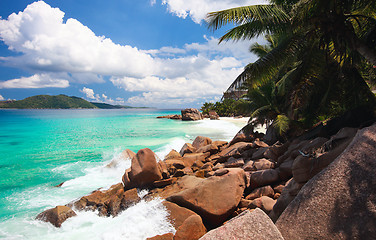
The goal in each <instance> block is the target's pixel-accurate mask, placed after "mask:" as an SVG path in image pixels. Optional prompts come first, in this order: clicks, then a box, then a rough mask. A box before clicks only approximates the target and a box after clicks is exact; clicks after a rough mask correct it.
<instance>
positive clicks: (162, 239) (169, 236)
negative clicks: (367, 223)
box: [146, 233, 174, 240]
mask: <svg viewBox="0 0 376 240" xmlns="http://www.w3.org/2000/svg"><path fill="white" fill-rule="evenodd" d="M146 240H174V234H173V233H166V234H163V235H157V236H154V237H151V238H147V239H146Z"/></svg>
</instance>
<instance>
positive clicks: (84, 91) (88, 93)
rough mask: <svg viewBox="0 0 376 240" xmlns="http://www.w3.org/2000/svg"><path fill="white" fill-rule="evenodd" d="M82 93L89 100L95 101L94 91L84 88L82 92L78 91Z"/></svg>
mask: <svg viewBox="0 0 376 240" xmlns="http://www.w3.org/2000/svg"><path fill="white" fill-rule="evenodd" d="M80 91H81V92H82V93H84V94H85V95H86V97H87V98H90V99H96V97H95V96H94V90H93V89H91V88H87V87H84V88H83V89H82V90H80Z"/></svg>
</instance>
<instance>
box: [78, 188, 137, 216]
mask: <svg viewBox="0 0 376 240" xmlns="http://www.w3.org/2000/svg"><path fill="white" fill-rule="evenodd" d="M140 200H141V199H140V197H139V196H138V194H137V189H135V188H133V189H130V190H128V191H125V192H124V189H123V185H122V184H121V183H119V184H115V185H112V186H111V187H110V188H109V189H108V190H105V191H100V190H97V191H94V192H92V193H91V194H90V195H87V196H84V197H82V198H80V199H79V200H78V201H76V202H74V203H73V205H74V207H75V208H77V209H79V210H84V209H85V210H91V211H95V210H98V212H99V215H100V216H117V215H118V214H119V213H120V212H121V211H122V210H124V209H126V208H128V207H129V206H131V205H133V204H136V203H138V202H139V201H140Z"/></svg>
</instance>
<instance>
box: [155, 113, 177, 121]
mask: <svg viewBox="0 0 376 240" xmlns="http://www.w3.org/2000/svg"><path fill="white" fill-rule="evenodd" d="M157 118H167V119H174V120H180V119H181V118H182V117H181V115H179V114H174V115H166V116H158V117H157Z"/></svg>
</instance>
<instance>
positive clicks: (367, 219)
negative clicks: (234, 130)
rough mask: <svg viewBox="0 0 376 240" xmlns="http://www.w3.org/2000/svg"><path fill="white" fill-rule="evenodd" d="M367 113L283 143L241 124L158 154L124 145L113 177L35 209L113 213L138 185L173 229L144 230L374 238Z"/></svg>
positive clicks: (375, 132)
mask: <svg viewBox="0 0 376 240" xmlns="http://www.w3.org/2000/svg"><path fill="white" fill-rule="evenodd" d="M187 113H188V114H190V118H198V117H197V114H196V113H195V111H187ZM195 114H196V116H193V115H195ZM182 116H183V117H182V119H187V117H184V115H183V112H182ZM201 118H202V116H201ZM374 122H375V121H374V119H372V120H371V121H368V122H367V123H366V124H364V121H362V123H361V124H356V126H354V125H351V124H346V123H344V124H342V125H341V124H339V123H337V124H336V127H337V128H338V131H332V132H331V131H326V132H325V134H323V131H322V129H323V127H320V126H319V127H317V128H315V129H313V130H311V131H309V132H307V133H305V134H303V135H301V136H299V137H296V138H294V139H291V140H289V141H287V142H285V143H280V142H278V141H277V142H270V141H267V140H265V139H264V138H263V137H264V134H262V133H258V132H253V131H251V130H250V129H249V128H248V127H247V126H246V127H244V128H243V129H242V130H240V131H239V133H238V134H236V136H234V138H233V139H232V140H231V141H230V142H225V141H214V140H212V139H210V138H207V137H204V136H198V137H197V138H196V139H195V140H194V141H193V142H192V143H186V144H185V145H184V146H183V147H182V148H181V149H178V150H179V152H178V151H176V150H171V152H170V153H169V154H168V155H167V156H165V158H164V159H158V157H157V156H156V154H155V153H154V152H153V151H152V150H150V149H148V148H145V149H141V150H139V151H138V152H137V153H134V152H132V151H131V150H129V149H126V150H124V152H123V154H122V156H123V159H124V160H125V159H131V161H132V164H131V167H130V168H129V169H126V170H125V173H124V175H123V178H122V180H121V182H119V183H118V184H115V185H113V186H112V187H111V188H110V189H108V190H105V191H101V190H97V191H94V192H92V193H91V194H89V195H87V196H84V197H82V198H80V199H78V200H76V201H73V202H71V203H68V204H67V205H65V206H57V207H55V208H52V209H49V210H46V211H44V212H42V213H41V214H39V215H38V216H37V219H40V220H43V221H47V222H51V223H52V224H53V225H54V226H56V227H60V226H61V224H62V223H63V222H64V221H65V220H66V219H68V218H70V217H74V216H75V215H76V213H75V212H74V211H75V210H86V211H97V212H98V214H99V215H100V216H103V217H116V216H117V215H118V214H119V213H120V212H121V211H123V210H125V209H127V208H128V207H130V206H132V205H134V204H136V203H137V202H139V201H141V198H140V197H139V196H138V193H137V189H148V190H149V192H148V194H147V195H146V196H145V197H144V199H145V200H151V199H154V198H161V199H164V201H163V205H164V206H165V208H166V209H167V211H168V212H169V214H170V215H169V220H170V221H171V223H172V224H173V226H174V228H175V230H176V232H175V233H167V234H164V235H161V236H159V235H158V236H155V237H152V238H149V239H154V240H155V239H375V238H376V219H375V216H376V208H375V206H376V188H375V187H374V186H375V185H376V178H375V171H374V169H376V157H375V153H376V124H375V123H374ZM327 126H331V125H330V123H328V124H327ZM318 129H319V130H318ZM320 129H321V130H320ZM331 129H333V127H331ZM113 164H116V163H113ZM108 167H111V164H109V165H108ZM119 181H120V179H119Z"/></svg>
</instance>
